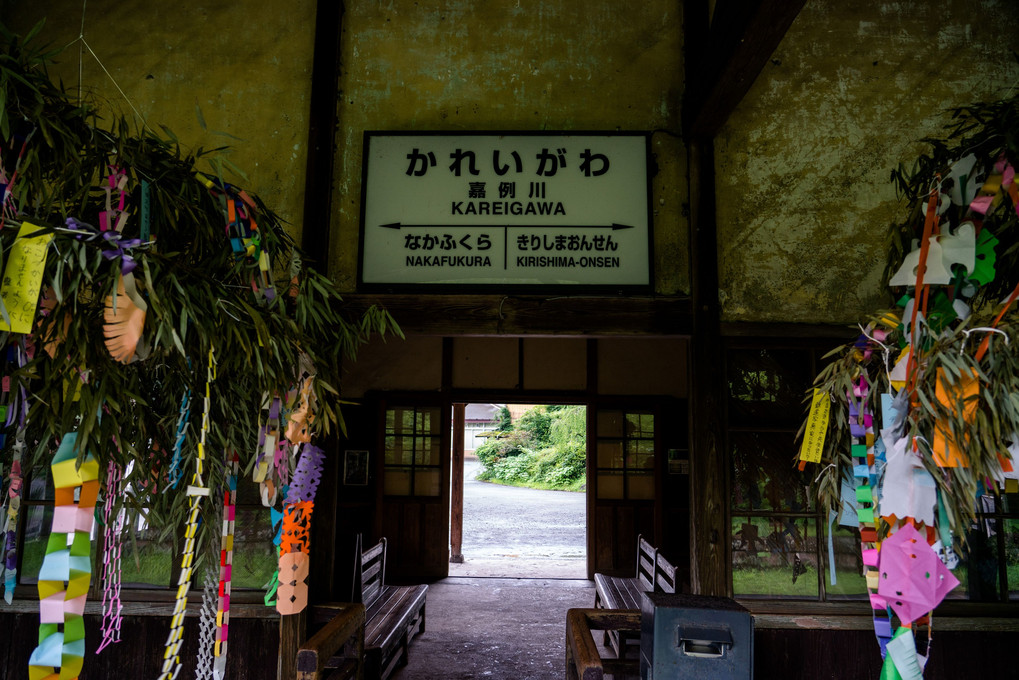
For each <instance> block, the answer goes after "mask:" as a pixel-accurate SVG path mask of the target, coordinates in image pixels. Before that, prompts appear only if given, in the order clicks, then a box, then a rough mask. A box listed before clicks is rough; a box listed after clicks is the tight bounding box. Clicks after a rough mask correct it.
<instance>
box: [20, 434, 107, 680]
mask: <svg viewBox="0 0 1019 680" xmlns="http://www.w3.org/2000/svg"><path fill="white" fill-rule="evenodd" d="M77 436H78V435H77V433H76V432H70V433H68V434H66V435H64V438H63V440H62V441H61V442H60V446H59V448H58V449H57V452H56V453H55V454H54V456H53V463H52V466H51V469H52V471H53V485H54V487H55V489H56V493H55V499H54V508H53V528H52V531H51V532H50V536H49V540H48V541H47V543H46V556H45V557H44V558H43V562H42V567H41V568H40V569H39V583H38V588H39V622H40V623H39V646H38V647H36V648H35V650H34V651H33V652H32V655H31V657H30V658H29V660H28V677H29V680H69V679H73V678H77V677H78V674H79V673H81V668H82V664H83V659H84V656H85V620H84V618H83V616H82V615H83V614H84V611H85V599H86V597H87V596H88V587H89V581H90V580H91V576H92V567H91V558H90V556H89V553H90V548H91V541H90V539H89V535H90V533H91V531H92V521H93V515H94V513H95V504H96V498H97V496H98V495H99V463H97V462H96V460H95V458H93V457H92V455H91V454H89V455H88V456H86V458H85V460H84V461H83V462H82V464H81V467H80V468H77V469H76V463H77V461H76V454H75V450H74V447H75V442H76V440H77ZM76 495H77V496H78V502H77V503H75V500H74V498H75V496H76Z"/></svg>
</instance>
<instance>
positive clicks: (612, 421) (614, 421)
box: [598, 411, 623, 437]
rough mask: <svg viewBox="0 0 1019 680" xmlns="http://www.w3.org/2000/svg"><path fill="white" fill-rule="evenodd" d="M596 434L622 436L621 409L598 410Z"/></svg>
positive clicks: (600, 435)
mask: <svg viewBox="0 0 1019 680" xmlns="http://www.w3.org/2000/svg"><path fill="white" fill-rule="evenodd" d="M598 436H599V437H622V436H623V412H622V411H598Z"/></svg>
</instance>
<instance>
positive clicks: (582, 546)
mask: <svg viewBox="0 0 1019 680" xmlns="http://www.w3.org/2000/svg"><path fill="white" fill-rule="evenodd" d="M457 413H458V411H457V409H456V408H454V418H453V421H454V424H453V428H454V432H453V436H452V437H451V440H452V441H453V445H454V451H453V455H452V456H451V458H452V461H453V465H454V470H453V474H452V480H453V492H452V494H451V506H452V507H451V530H450V537H451V559H450V569H449V575H450V576H470V577H500V578H560V579H586V578H587V534H586V532H587V511H586V508H587V498H586V491H587V476H586V467H587V466H586V454H587V410H586V408H585V406H584V405H581V404H497V403H469V404H465V405H464V406H463V411H462V422H458V417H457ZM457 430H459V432H458V431H457ZM460 442H462V446H463V454H464V455H463V456H462V457H461V456H459V455H458V452H457V450H456V447H457V446H460V445H461V444H460ZM461 461H462V462H461ZM457 466H461V467H460V470H457V469H456V468H457ZM459 471H462V478H461V479H462V482H461V483H462V494H459V493H457V481H458V480H457V478H458V475H457V473H458V472H459ZM458 522H459V523H460V527H458V526H457V523H458ZM458 529H459V531H458ZM458 539H459V542H458Z"/></svg>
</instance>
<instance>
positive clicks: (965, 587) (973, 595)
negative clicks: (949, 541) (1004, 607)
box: [947, 518, 1000, 602]
mask: <svg viewBox="0 0 1019 680" xmlns="http://www.w3.org/2000/svg"><path fill="white" fill-rule="evenodd" d="M966 539H967V544H966V547H965V548H963V553H962V555H960V558H961V560H962V563H961V564H960V565H959V566H958V567H956V569H955V571H953V572H952V573H953V574H955V577H956V578H957V579H959V585H958V586H956V588H955V589H954V590H953V591H952V592H951V593H949V594H948V596H947V597H948V598H949V599H955V600H972V601H974V602H991V601H994V600H997V599H998V584H999V582H1000V579H999V577H1000V575H999V572H998V559H999V557H1000V555H999V554H998V520H997V519H994V518H978V519H977V521H976V522H975V523H974V524H973V525H972V527H971V528H970V531H969V532H967V534H966Z"/></svg>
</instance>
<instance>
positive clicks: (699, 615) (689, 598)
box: [640, 593, 754, 680]
mask: <svg viewBox="0 0 1019 680" xmlns="http://www.w3.org/2000/svg"><path fill="white" fill-rule="evenodd" d="M640 677H641V680H684V679H685V678H696V679H697V680H715V679H716V678H717V679H720V680H729V679H730V678H738V679H739V680H752V678H753V677H754V619H753V617H752V616H751V615H750V612H749V611H747V610H746V609H744V608H743V607H741V606H740V605H739V604H737V603H736V602H735V601H734V600H730V599H729V598H726V597H709V596H707V595H680V594H677V595H671V594H667V593H644V595H643V596H642V597H641V615H640Z"/></svg>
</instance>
